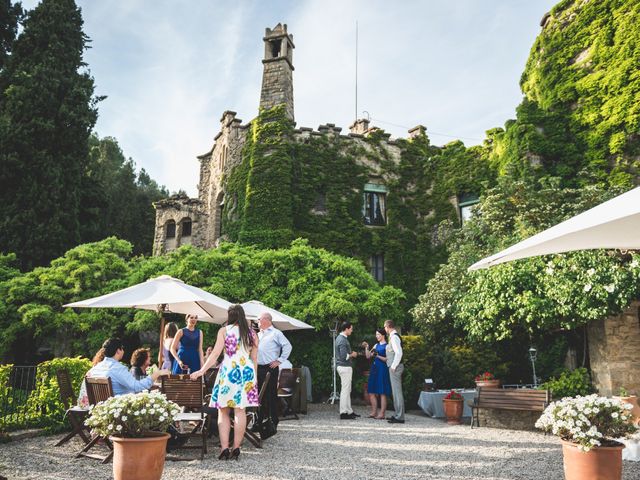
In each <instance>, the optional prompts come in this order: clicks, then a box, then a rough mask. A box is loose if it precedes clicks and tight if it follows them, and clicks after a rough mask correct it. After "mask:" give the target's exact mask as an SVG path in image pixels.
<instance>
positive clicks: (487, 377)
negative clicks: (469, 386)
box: [476, 372, 496, 382]
mask: <svg viewBox="0 0 640 480" xmlns="http://www.w3.org/2000/svg"><path fill="white" fill-rule="evenodd" d="M495 378H496V377H494V376H493V373H491V372H484V373H481V374H479V375H476V382H482V381H485V380H493V379H495Z"/></svg>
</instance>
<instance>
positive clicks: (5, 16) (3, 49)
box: [0, 0, 22, 72]
mask: <svg viewBox="0 0 640 480" xmlns="http://www.w3.org/2000/svg"><path fill="white" fill-rule="evenodd" d="M21 18H22V6H21V5H20V2H18V3H16V4H13V3H12V2H11V0H0V72H1V71H2V69H3V68H4V65H5V63H6V61H7V59H8V57H9V55H10V54H11V49H12V47H13V42H14V41H15V39H16V34H17V33H18V23H19V21H20V19H21Z"/></svg>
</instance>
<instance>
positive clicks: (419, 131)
mask: <svg viewBox="0 0 640 480" xmlns="http://www.w3.org/2000/svg"><path fill="white" fill-rule="evenodd" d="M426 131H427V127H425V126H424V125H416V126H415V127H413V128H412V129H410V130H409V138H416V137H419V136H420V135H424V133H425V132H426Z"/></svg>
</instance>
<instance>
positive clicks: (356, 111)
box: [354, 20, 358, 120]
mask: <svg viewBox="0 0 640 480" xmlns="http://www.w3.org/2000/svg"><path fill="white" fill-rule="evenodd" d="M355 113H356V118H354V120H358V21H357V20H356V110H355Z"/></svg>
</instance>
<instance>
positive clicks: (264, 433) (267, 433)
mask: <svg viewBox="0 0 640 480" xmlns="http://www.w3.org/2000/svg"><path fill="white" fill-rule="evenodd" d="M277 431H278V430H277V429H276V426H275V424H274V423H273V420H271V417H267V418H265V419H264V420H262V423H261V424H260V426H259V427H258V432H259V433H260V438H261V439H262V440H266V439H267V438H269V437H273V436H274V435H275V434H276V433H277Z"/></svg>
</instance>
